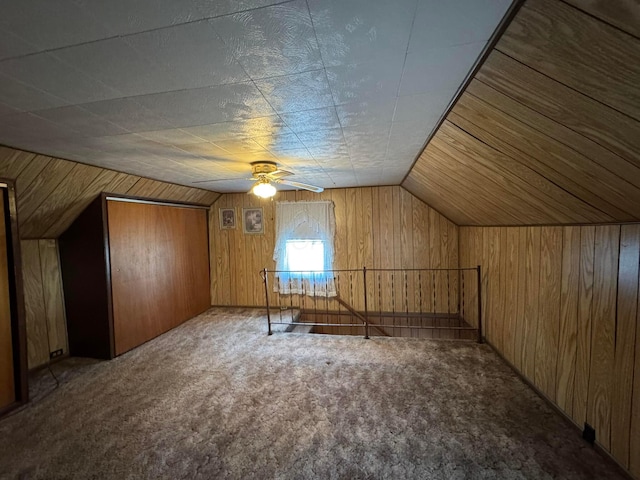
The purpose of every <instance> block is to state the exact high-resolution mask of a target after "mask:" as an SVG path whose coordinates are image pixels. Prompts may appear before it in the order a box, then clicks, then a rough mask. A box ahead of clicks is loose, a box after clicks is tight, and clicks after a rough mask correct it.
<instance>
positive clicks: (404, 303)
mask: <svg viewBox="0 0 640 480" xmlns="http://www.w3.org/2000/svg"><path fill="white" fill-rule="evenodd" d="M261 275H262V279H263V283H264V292H265V300H266V305H267V322H268V334H269V335H271V334H272V333H273V331H274V329H275V330H280V331H292V330H295V328H296V327H306V328H313V329H314V331H316V332H318V333H342V334H351V335H364V337H365V338H369V337H370V335H385V336H410V337H428V338H434V337H435V338H457V339H467V340H471V339H476V340H477V341H478V342H482V305H481V291H480V289H481V270H480V266H477V267H475V268H435V269H434V268H432V269H379V268H378V269H373V268H372V269H369V268H366V267H363V268H362V269H347V270H327V271H322V272H291V271H279V270H268V269H264V270H262V271H261ZM436 335H437V336H436Z"/></svg>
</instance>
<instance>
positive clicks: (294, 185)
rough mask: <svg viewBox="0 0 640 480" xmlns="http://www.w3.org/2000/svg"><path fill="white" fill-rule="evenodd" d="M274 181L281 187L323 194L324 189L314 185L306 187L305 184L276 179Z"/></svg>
mask: <svg viewBox="0 0 640 480" xmlns="http://www.w3.org/2000/svg"><path fill="white" fill-rule="evenodd" d="M275 181H276V183H281V184H283V185H289V186H290V187H296V188H301V189H303V190H309V191H311V192H316V193H320V192H324V188H322V187H316V186H315V185H307V184H306V183H300V182H292V181H291V180H280V179H276V180H275Z"/></svg>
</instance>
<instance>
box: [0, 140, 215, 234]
mask: <svg viewBox="0 0 640 480" xmlns="http://www.w3.org/2000/svg"><path fill="white" fill-rule="evenodd" d="M0 177H2V178H10V179H12V180H15V181H16V195H17V197H18V198H17V202H18V222H19V224H18V226H19V229H20V238H22V239H39V238H57V237H59V236H60V234H61V233H62V232H64V231H65V230H66V229H67V227H68V226H69V225H71V222H73V220H74V219H75V218H76V217H77V216H78V215H79V214H80V212H82V210H84V209H85V208H86V207H87V205H89V203H90V202H91V201H92V200H93V199H94V198H96V197H97V196H98V194H99V193H101V192H108V193H116V194H122V195H131V196H138V197H151V198H155V199H159V200H168V201H174V202H190V203H197V204H201V205H211V204H212V203H213V202H215V201H216V199H217V198H218V197H219V196H220V194H218V193H216V192H211V191H208V190H201V189H199V188H190V187H184V186H182V185H175V184H172V183H166V182H159V181H157V180H151V179H149V178H143V177H138V176H135V175H129V174H128V173H121V172H116V171H113V170H107V169H104V168H99V167H93V166H90V165H84V164H81V163H77V162H72V161H69V160H61V159H59V158H52V157H47V156H44V155H37V154H35V153H29V152H24V151H22V150H15V149H12V148H9V147H2V146H0Z"/></svg>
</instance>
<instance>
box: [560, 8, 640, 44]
mask: <svg viewBox="0 0 640 480" xmlns="http://www.w3.org/2000/svg"><path fill="white" fill-rule="evenodd" d="M565 1H566V2H567V3H570V4H571V5H573V6H575V7H577V8H579V9H580V10H583V11H585V12H587V13H589V14H591V15H593V16H594V17H596V18H599V19H601V20H604V21H605V22H607V23H609V24H611V25H614V26H616V27H617V28H619V29H621V30H623V31H625V32H627V33H629V34H630V35H633V36H635V37H636V38H640V2H639V1H638V0H617V1H615V2H611V1H609V0H565Z"/></svg>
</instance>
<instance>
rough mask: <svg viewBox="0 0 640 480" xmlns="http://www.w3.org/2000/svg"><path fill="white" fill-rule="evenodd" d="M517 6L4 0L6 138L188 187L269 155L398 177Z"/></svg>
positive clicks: (400, 0) (342, 181)
mask: <svg viewBox="0 0 640 480" xmlns="http://www.w3.org/2000/svg"><path fill="white" fill-rule="evenodd" d="M510 3H511V0H292V1H286V2H282V1H274V0H235V1H234V0H180V1H176V0H110V1H105V0H56V1H52V0H1V1H0V11H1V14H0V144H5V145H9V146H13V147H17V148H22V149H26V150H30V151H34V152H38V153H43V154H47V155H51V156H57V157H61V158H66V159H70V160H77V161H80V162H83V163H88V164H93V165H98V166H102V167H106V168H113V169H116V170H121V171H125V172H129V173H133V174H138V175H143V176H147V177H151V178H156V179H159V180H165V181H170V182H175V183H180V184H184V185H192V184H193V182H197V181H201V180H207V179H225V178H238V179H241V178H246V177H247V175H248V174H249V173H250V167H249V165H248V164H249V163H250V162H252V161H256V160H271V161H275V162H277V163H278V164H279V165H280V166H282V167H283V168H286V169H289V170H291V171H293V172H295V174H296V176H295V177H292V180H296V181H299V182H304V183H311V184H315V185H319V186H322V187H325V188H333V187H348V186H364V185H392V184H398V183H400V182H401V180H402V179H403V177H404V176H405V174H406V173H407V172H408V170H409V168H410V167H411V165H412V163H413V161H414V160H415V158H416V156H417V155H418V154H419V153H420V151H421V149H422V147H423V145H424V143H425V141H426V139H427V137H428V136H429V134H430V133H431V131H432V129H433V128H434V126H435V125H436V122H437V121H438V119H439V117H440V116H441V115H442V113H443V112H444V110H445V109H446V107H447V106H448V104H449V103H450V101H451V100H452V98H453V96H454V95H455V92H456V91H457V89H458V88H459V86H460V85H461V84H462V82H463V81H464V79H465V77H466V76H467V74H468V72H469V71H470V70H471V69H472V67H473V65H474V63H475V62H476V60H477V58H478V56H479V55H480V53H481V52H482V50H483V48H484V47H485V45H486V43H487V41H488V40H489V38H490V36H491V34H492V33H493V31H494V30H495V29H496V26H497V25H498V23H499V22H500V20H501V19H502V17H503V16H504V14H505V13H506V11H507V9H508V7H509V5H510ZM197 186H199V187H203V188H209V189H211V190H216V191H220V192H225V191H243V190H246V189H247V188H248V184H247V183H246V182H244V181H216V182H212V183H204V184H198V185H197Z"/></svg>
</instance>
